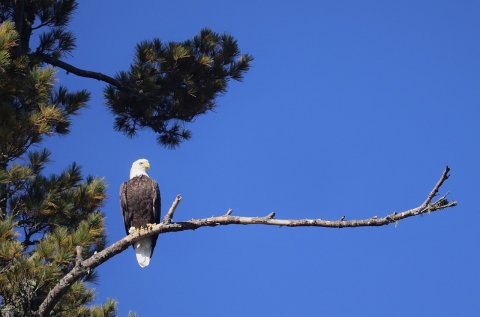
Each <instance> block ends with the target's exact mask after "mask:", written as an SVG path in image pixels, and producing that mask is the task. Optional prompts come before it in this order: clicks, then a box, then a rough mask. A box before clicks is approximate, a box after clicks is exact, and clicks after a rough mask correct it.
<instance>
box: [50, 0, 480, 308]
mask: <svg viewBox="0 0 480 317" xmlns="http://www.w3.org/2000/svg"><path fill="white" fill-rule="evenodd" d="M479 12H480V2H478V1H462V0H459V1H277V2H275V3H274V4H272V3H268V2H266V1H265V2H262V1H249V0H246V1H241V2H240V1H235V2H234V1H216V0H211V1H201V2H200V1H192V0H186V1H182V2H167V1H124V0H117V1H82V2H80V5H79V9H78V11H77V14H76V15H75V19H74V21H73V22H72V24H71V30H72V31H73V32H74V33H75V34H76V36H77V45H78V49H77V50H76V51H75V52H74V53H73V56H72V57H69V58H68V59H67V60H66V61H67V62H69V63H71V64H73V65H75V66H76V67H79V68H83V69H87V70H94V71H98V72H102V73H104V74H107V75H111V76H113V75H114V74H115V73H116V72H118V71H120V70H126V69H127V68H128V67H129V65H130V63H131V61H132V57H133V52H134V46H135V45H136V44H137V43H138V42H140V41H141V40H145V39H152V38H154V37H158V38H160V39H162V41H183V40H186V39H188V38H191V37H192V36H194V35H195V34H197V33H198V32H199V31H200V29H201V28H203V27H210V28H212V29H213V30H215V31H217V32H228V33H230V34H232V35H233V36H234V37H235V38H236V39H238V41H239V45H240V48H241V50H242V52H245V53H249V54H252V55H253V56H254V58H255V60H254V62H253V67H252V69H251V70H250V72H248V73H247V74H246V76H245V79H244V82H243V83H237V82H232V83H231V85H230V89H229V92H228V93H227V94H226V95H225V96H223V97H221V98H220V99H219V107H218V108H217V110H216V112H215V113H209V114H207V115H206V116H203V117H199V118H198V119H197V120H196V122H195V123H193V124H190V125H188V127H189V128H191V130H192V131H193V138H192V140H191V141H188V142H186V143H184V144H183V145H182V146H181V147H180V148H179V149H177V150H175V151H171V150H166V149H164V148H161V147H160V146H158V145H156V141H155V135H154V134H152V133H151V132H149V131H145V132H142V133H140V134H139V136H138V137H137V138H134V139H128V138H126V137H125V136H124V135H122V134H120V133H118V132H114V131H113V128H112V127H113V118H112V116H111V115H110V114H109V113H108V112H107V110H106V107H105V106H104V104H103V100H102V89H103V87H104V84H103V83H102V82H99V81H96V80H91V79H85V78H78V77H76V76H74V75H72V74H70V75H66V74H65V71H63V70H59V71H58V77H59V81H60V83H61V84H64V85H67V86H68V87H69V89H71V90H74V89H83V88H86V89H88V90H90V91H91V92H92V100H91V102H90V108H89V109H86V110H85V111H83V113H82V115H81V116H79V117H77V118H76V119H75V121H74V125H73V127H72V133H71V134H70V135H68V136H66V137H53V138H50V139H48V141H46V142H45V143H44V146H45V147H48V148H49V149H51V150H52V151H53V160H54V163H53V164H51V165H50V167H49V172H59V171H61V170H62V169H63V168H64V167H66V166H67V165H69V164H71V163H72V162H73V161H76V162H77V163H79V164H80V165H82V166H83V171H84V173H85V174H93V175H98V176H101V177H105V178H106V181H107V183H108V185H109V188H108V193H109V199H108V201H107V203H106V205H105V207H104V209H103V210H104V212H105V213H106V215H107V220H106V221H107V230H108V235H109V239H110V241H111V242H114V241H117V240H119V239H121V238H122V237H123V236H124V229H123V223H122V219H121V215H120V210H119V203H118V189H119V186H120V184H121V183H122V182H124V181H125V180H127V179H128V175H129V169H130V166H131V163H132V162H133V161H135V160H137V159H139V158H147V159H149V161H150V164H151V166H152V168H151V170H150V176H151V177H153V178H155V179H156V180H157V181H158V182H159V184H160V187H161V191H162V205H163V206H162V212H163V214H165V213H166V211H167V210H168V208H169V207H170V205H171V203H172V201H173V200H174V198H175V196H176V195H177V194H182V196H183V200H182V202H181V203H180V205H179V208H178V209H177V212H176V214H175V217H174V221H181V220H187V219H191V218H204V217H209V216H212V215H222V214H224V213H225V212H226V211H227V210H228V209H229V208H232V209H233V210H234V215H238V216H264V215H267V214H268V213H270V212H271V211H275V213H276V215H277V216H276V217H277V218H281V219H303V218H322V219H339V218H341V217H342V216H343V215H345V216H346V219H361V218H368V217H372V216H374V215H378V216H384V215H386V214H388V213H392V212H393V211H398V212H400V211H404V210H407V209H410V208H414V207H417V206H418V205H420V204H421V203H422V202H423V201H424V200H425V198H426V196H427V195H428V193H429V192H430V190H431V189H432V187H433V185H434V184H435V183H436V182H437V180H438V179H439V177H440V175H441V173H442V172H443V170H444V168H445V166H446V165H449V166H450V167H451V168H452V170H451V177H450V179H449V180H448V181H447V182H446V183H445V184H444V186H443V187H442V189H441V194H444V193H445V192H447V191H449V192H450V196H449V198H450V199H454V200H458V201H459V205H458V206H457V207H455V208H453V209H448V210H444V211H440V212H437V213H434V214H432V215H425V216H423V217H415V218H411V219H407V220H404V221H401V222H400V223H399V225H398V227H397V228H394V226H387V227H380V228H357V229H341V230H338V229H323V228H276V227H262V226H227V227H216V228H203V229H199V230H197V231H195V232H181V233H170V234H165V235H161V236H160V237H159V240H158V244H157V247H156V250H155V254H154V256H153V259H152V262H151V264H150V266H149V267H148V268H146V269H141V268H140V267H139V266H138V264H137V263H136V260H135V256H134V252H133V250H131V249H129V250H127V251H125V252H123V253H121V254H120V255H118V256H116V257H114V258H113V259H111V260H110V261H108V262H107V263H105V264H104V265H102V266H101V267H100V268H99V270H98V271H99V273H100V283H99V285H98V286H96V290H97V293H98V302H104V301H105V300H106V298H107V297H110V298H114V299H116V300H118V301H119V314H118V315H119V316H126V315H127V312H128V311H129V310H133V311H135V312H137V313H138V314H139V315H140V316H141V317H146V316H155V315H160V313H162V314H163V315H165V316H196V315H202V316H317V315H325V316H366V315H369V316H454V315H455V316H478V315H480V304H479V299H480V298H479V296H480V277H479V274H478V268H479V264H480V259H479V256H480V255H479V245H480V235H479V233H478V223H479V222H480V210H479V207H478V205H479V204H478V202H477V201H476V199H477V197H478V190H479V188H480V186H479V185H480V168H479V164H478V162H479V157H480V145H479V144H480V143H479V134H480V133H479V129H478V123H479V121H480V109H479V102H480V90H479V88H478V87H479V85H480V76H479V70H480V62H479V56H480V37H479V34H480V19H478V13H479Z"/></svg>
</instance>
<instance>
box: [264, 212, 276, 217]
mask: <svg viewBox="0 0 480 317" xmlns="http://www.w3.org/2000/svg"><path fill="white" fill-rule="evenodd" d="M273 217H275V212H273V211H272V212H271V213H269V214H268V215H267V216H266V217H265V218H267V219H273Z"/></svg>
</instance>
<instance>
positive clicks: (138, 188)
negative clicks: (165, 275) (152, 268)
mask: <svg viewBox="0 0 480 317" xmlns="http://www.w3.org/2000/svg"><path fill="white" fill-rule="evenodd" d="M149 168H150V163H149V162H148V161H147V160H146V159H140V160H137V161H135V162H133V164H132V168H131V169H130V180H129V181H127V182H125V183H123V184H122V185H121V186H120V208H121V209H122V216H123V222H124V224H125V232H126V233H127V235H128V234H130V233H133V232H134V231H135V230H138V229H140V228H142V227H143V228H147V227H148V226H149V225H150V224H154V223H159V222H160V190H159V188H158V184H157V182H156V181H154V180H153V179H151V178H150V177H148V175H147V170H148V169H149ZM157 238H158V234H157V235H153V236H149V237H146V238H145V239H142V240H139V241H137V242H135V243H134V244H132V247H133V249H134V250H135V253H136V256H137V261H138V264H139V265H140V266H141V267H142V268H143V267H146V266H147V265H148V264H149V263H150V258H151V257H152V255H153V250H154V249H155V244H157Z"/></svg>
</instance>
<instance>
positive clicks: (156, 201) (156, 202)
mask: <svg viewBox="0 0 480 317" xmlns="http://www.w3.org/2000/svg"><path fill="white" fill-rule="evenodd" d="M152 186H153V208H152V212H153V219H154V223H156V224H159V223H160V214H161V209H160V208H161V196H160V188H159V187H158V183H157V182H156V181H154V180H153V179H152ZM157 239H158V235H154V236H153V239H152V255H153V250H154V249H155V245H156V244H157Z"/></svg>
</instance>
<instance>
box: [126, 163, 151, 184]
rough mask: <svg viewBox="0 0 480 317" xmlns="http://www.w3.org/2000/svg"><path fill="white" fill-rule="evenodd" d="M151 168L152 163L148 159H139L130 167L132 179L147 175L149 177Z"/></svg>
mask: <svg viewBox="0 0 480 317" xmlns="http://www.w3.org/2000/svg"><path fill="white" fill-rule="evenodd" d="M149 168H150V163H149V162H148V160H146V159H139V160H136V161H135V162H133V164H132V168H131V169H130V179H132V178H134V177H136V176H141V175H145V176H147V177H148V174H147V171H148V169H149Z"/></svg>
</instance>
